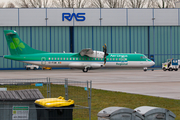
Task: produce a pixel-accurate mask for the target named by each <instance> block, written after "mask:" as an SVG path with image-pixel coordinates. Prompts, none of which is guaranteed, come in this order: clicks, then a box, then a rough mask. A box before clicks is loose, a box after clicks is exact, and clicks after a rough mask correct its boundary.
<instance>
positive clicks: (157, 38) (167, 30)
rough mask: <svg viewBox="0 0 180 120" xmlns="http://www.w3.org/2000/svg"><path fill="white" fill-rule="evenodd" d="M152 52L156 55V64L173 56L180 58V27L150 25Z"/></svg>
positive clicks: (159, 64)
mask: <svg viewBox="0 0 180 120" xmlns="http://www.w3.org/2000/svg"><path fill="white" fill-rule="evenodd" d="M149 29H150V33H149V35H150V40H149V41H150V44H149V47H150V54H151V55H154V58H155V62H156V66H157V67H160V66H161V63H162V62H165V61H166V60H167V59H171V58H180V48H179V43H180V41H179V38H180V27H176V26H173V27H172V26H169V27H150V28H149Z"/></svg>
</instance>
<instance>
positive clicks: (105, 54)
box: [103, 44, 108, 65]
mask: <svg viewBox="0 0 180 120" xmlns="http://www.w3.org/2000/svg"><path fill="white" fill-rule="evenodd" d="M103 52H104V65H105V64H106V56H107V55H108V54H107V45H106V44H104V46H103Z"/></svg>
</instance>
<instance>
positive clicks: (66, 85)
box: [64, 78, 68, 100]
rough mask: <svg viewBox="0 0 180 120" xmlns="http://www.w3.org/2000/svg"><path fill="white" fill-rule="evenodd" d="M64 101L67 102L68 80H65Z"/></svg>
mask: <svg viewBox="0 0 180 120" xmlns="http://www.w3.org/2000/svg"><path fill="white" fill-rule="evenodd" d="M64 87H65V100H68V78H65V85H64Z"/></svg>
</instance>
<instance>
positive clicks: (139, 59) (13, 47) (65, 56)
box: [4, 30, 155, 72]
mask: <svg viewBox="0 0 180 120" xmlns="http://www.w3.org/2000/svg"><path fill="white" fill-rule="evenodd" d="M4 34H5V37H6V40H7V44H8V47H9V50H10V53H11V55H4V58H7V59H11V60H16V61H20V62H24V63H29V64H33V65H38V66H42V67H63V68H64V67H69V68H77V69H82V70H83V72H87V71H88V70H91V69H98V68H103V67H106V68H107V67H110V68H114V67H116V68H123V67H141V68H144V71H146V70H147V67H151V66H153V65H154V64H155V63H154V62H153V61H152V60H150V59H148V58H147V57H146V56H145V55H143V54H136V53H134V54H132V53H128V54H127V53H109V54H108V53H107V48H106V45H105V46H103V51H93V50H92V49H90V48H87V49H83V50H81V51H80V53H49V52H45V51H40V50H36V49H33V48H31V47H30V46H28V45H27V44H26V43H24V42H23V41H22V40H21V39H20V37H19V36H18V34H17V33H16V31H14V30H4Z"/></svg>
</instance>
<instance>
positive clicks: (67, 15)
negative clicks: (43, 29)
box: [62, 13, 86, 21]
mask: <svg viewBox="0 0 180 120" xmlns="http://www.w3.org/2000/svg"><path fill="white" fill-rule="evenodd" d="M85 14H86V13H77V14H76V13H72V14H71V13H62V21H64V18H65V19H67V20H68V21H71V20H72V18H73V17H74V18H75V19H76V21H85V19H86V18H85V16H84V15H85Z"/></svg>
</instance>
